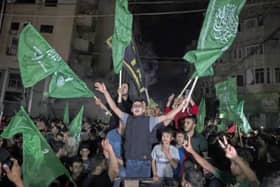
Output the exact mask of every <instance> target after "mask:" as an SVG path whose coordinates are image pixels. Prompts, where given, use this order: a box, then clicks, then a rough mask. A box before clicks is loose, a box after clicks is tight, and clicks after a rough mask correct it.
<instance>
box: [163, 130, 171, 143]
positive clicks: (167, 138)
mask: <svg viewBox="0 0 280 187" xmlns="http://www.w3.org/2000/svg"><path fill="white" fill-rule="evenodd" d="M171 140H172V135H171V134H170V133H167V132H164V133H162V136H161V142H162V144H164V145H169V144H170V142H171Z"/></svg>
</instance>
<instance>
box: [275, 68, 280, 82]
mask: <svg viewBox="0 0 280 187" xmlns="http://www.w3.org/2000/svg"><path fill="white" fill-rule="evenodd" d="M275 82H276V83H280V68H275Z"/></svg>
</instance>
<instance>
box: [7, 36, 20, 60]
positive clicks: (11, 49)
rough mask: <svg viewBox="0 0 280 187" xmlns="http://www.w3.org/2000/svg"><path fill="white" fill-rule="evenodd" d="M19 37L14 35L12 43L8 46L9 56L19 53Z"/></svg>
mask: <svg viewBox="0 0 280 187" xmlns="http://www.w3.org/2000/svg"><path fill="white" fill-rule="evenodd" d="M17 45H18V38H17V37H12V40H11V44H10V46H8V48H7V52H6V54H7V55H9V56H15V55H16V54H17Z"/></svg>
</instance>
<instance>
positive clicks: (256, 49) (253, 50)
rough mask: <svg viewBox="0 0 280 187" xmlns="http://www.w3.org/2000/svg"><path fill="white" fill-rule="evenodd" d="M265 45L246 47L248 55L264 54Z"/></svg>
mask: <svg viewBox="0 0 280 187" xmlns="http://www.w3.org/2000/svg"><path fill="white" fill-rule="evenodd" d="M263 47H264V46H263V44H261V45H259V44H258V45H251V46H248V47H246V55H247V56H249V55H262V54H263V53H264V49H263Z"/></svg>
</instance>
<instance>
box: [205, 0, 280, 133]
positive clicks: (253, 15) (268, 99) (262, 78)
mask: <svg viewBox="0 0 280 187" xmlns="http://www.w3.org/2000/svg"><path fill="white" fill-rule="evenodd" d="M279 8H280V1H275V0H270V1H268V0H265V1H264V0H250V1H249V0H248V1H247V4H246V6H245V7H244V9H243V10H242V12H241V15H240V21H239V23H240V25H239V29H238V34H237V37H236V39H235V41H234V43H233V45H232V47H231V48H230V49H229V50H228V51H226V52H225V54H224V55H223V56H222V57H221V58H220V59H219V60H218V61H217V62H216V63H215V66H214V68H215V75H214V78H210V79H213V83H216V82H219V81H224V80H226V79H227V78H228V77H236V80H237V86H238V96H239V99H244V101H245V108H244V109H245V113H246V115H247V117H248V118H249V121H250V122H251V125H252V126H253V127H256V128H259V127H261V126H264V127H267V128H272V127H279V126H280V114H279V108H280V61H279V59H280V24H279V19H280V11H279ZM210 87H212V88H213V84H212V85H211V86H210Z"/></svg>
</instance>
